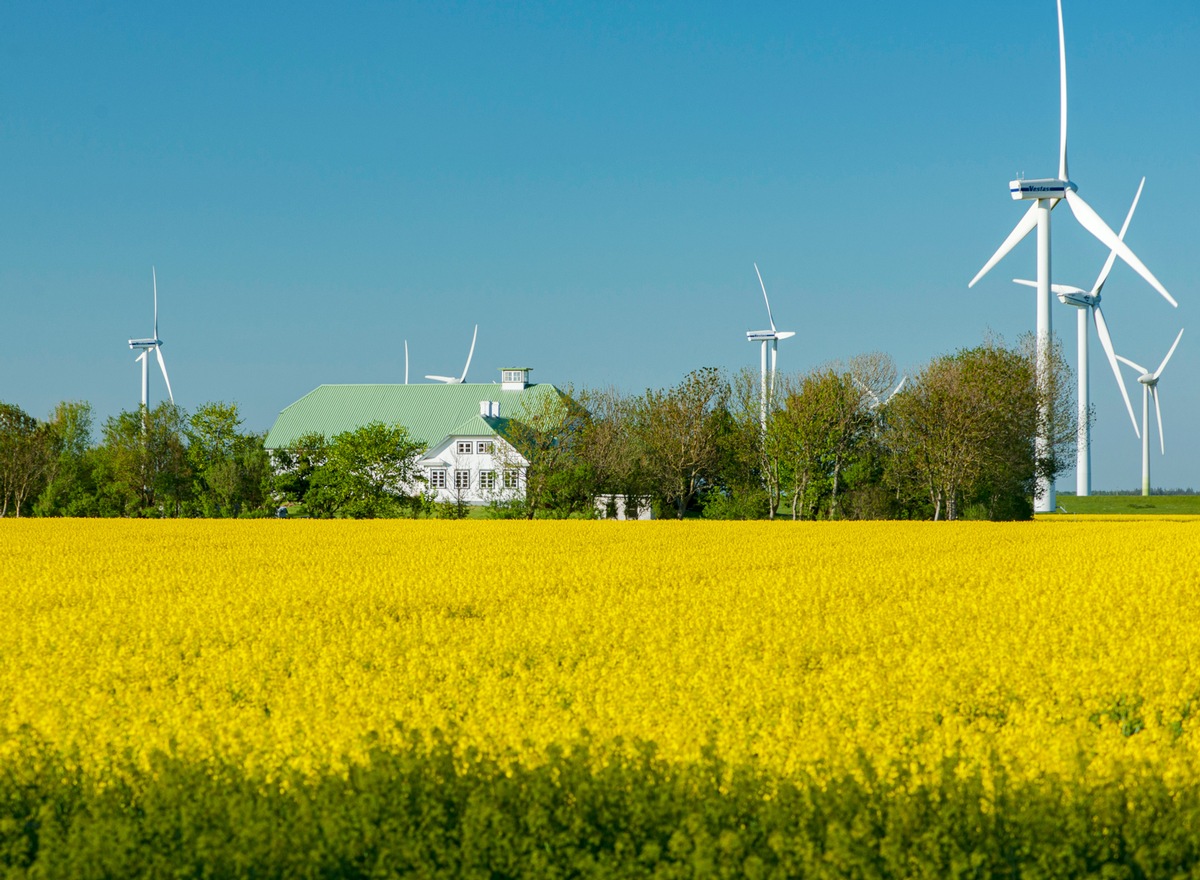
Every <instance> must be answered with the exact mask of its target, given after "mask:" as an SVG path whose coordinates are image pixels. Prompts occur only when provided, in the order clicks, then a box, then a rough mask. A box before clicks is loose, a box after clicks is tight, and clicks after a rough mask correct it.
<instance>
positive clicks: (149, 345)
mask: <svg viewBox="0 0 1200 880" xmlns="http://www.w3.org/2000/svg"><path fill="white" fill-rule="evenodd" d="M150 275H151V278H152V279H153V280H154V336H153V337H152V338H150V339H131V340H129V347H130V348H131V349H133V348H140V349H141V350H142V353H141V354H139V355H138V356H137V358H136V359H135V361H141V362H142V407H143V408H146V407H148V405H149V397H150V375H149V365H150V352H151V351H153V352H154V354H155V356H156V357H157V358H158V366H159V369H161V370H162V374H163V381H164V382H166V383H167V396H168V397H170V398H171V403H174V402H175V395H174V394H172V393H171V380H170V379H169V378H167V365H166V363H165V362H164V361H163V356H162V344H163V341H162V340H161V339H159V338H158V273H157V271H156V270H155V269H154V267H153V266H151V267H150Z"/></svg>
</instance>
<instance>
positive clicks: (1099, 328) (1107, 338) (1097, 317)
mask: <svg viewBox="0 0 1200 880" xmlns="http://www.w3.org/2000/svg"><path fill="white" fill-rule="evenodd" d="M1092 319H1093V321H1094V322H1095V324H1096V335H1097V336H1099V337H1100V346H1101V348H1103V349H1104V356H1105V357H1107V358H1108V365H1109V366H1110V367H1112V371H1113V376H1115V377H1116V379H1117V387H1118V388H1120V389H1121V397H1122V398H1123V399H1124V400H1125V409H1126V410H1127V411H1128V413H1129V421H1131V422H1133V433H1134V434H1136V435H1137V437H1138V439H1139V440H1140V439H1141V437H1142V432H1141V431H1140V430H1139V429H1138V422H1137V416H1135V415H1134V414H1133V404H1132V403H1130V401H1129V391H1128V390H1127V389H1126V388H1125V378H1124V377H1123V376H1122V375H1121V367H1120V365H1119V364H1118V363H1117V353H1116V351H1114V350H1113V344H1112V336H1111V335H1110V334H1109V332H1108V322H1107V321H1105V320H1104V312H1102V311H1100V306H1099V305H1095V306H1092ZM1142 372H1145V371H1144V370H1143V371H1142Z"/></svg>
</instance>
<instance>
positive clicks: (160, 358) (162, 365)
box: [154, 345, 175, 403]
mask: <svg viewBox="0 0 1200 880" xmlns="http://www.w3.org/2000/svg"><path fill="white" fill-rule="evenodd" d="M154 353H155V354H156V355H158V366H159V369H161V370H162V374H163V381H164V382H166V383H167V397H169V398H171V403H174V402H175V395H174V394H172V393H171V380H170V379H169V378H167V364H166V362H165V361H164V360H163V356H162V349H161V348H159V347H158V346H157V345H156V346H154Z"/></svg>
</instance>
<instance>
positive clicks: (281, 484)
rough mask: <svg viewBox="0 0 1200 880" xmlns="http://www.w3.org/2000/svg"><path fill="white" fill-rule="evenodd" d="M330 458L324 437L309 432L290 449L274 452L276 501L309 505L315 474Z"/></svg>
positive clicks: (289, 447)
mask: <svg viewBox="0 0 1200 880" xmlns="http://www.w3.org/2000/svg"><path fill="white" fill-rule="evenodd" d="M328 458H329V441H328V440H327V439H326V437H325V435H324V434H321V433H318V432H315V431H314V432H309V433H307V434H304V435H302V436H301V437H299V438H298V439H297V440H296V442H295V443H293V444H292V445H291V446H287V447H284V448H281V449H272V450H271V471H272V478H271V485H272V491H273V493H274V497H275V500H277V501H287V502H292V503H295V504H307V501H308V492H309V490H310V489H311V488H312V480H313V475H314V474H316V472H317V469H318V468H320V467H321V466H322V465H323V464H325V462H326V461H327V460H328Z"/></svg>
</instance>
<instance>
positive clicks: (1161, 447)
mask: <svg viewBox="0 0 1200 880" xmlns="http://www.w3.org/2000/svg"><path fill="white" fill-rule="evenodd" d="M1150 396H1151V397H1153V398H1154V414H1155V415H1156V416H1158V451H1159V452H1161V453H1162V454H1163V455H1166V454H1167V444H1166V441H1165V440H1163V432H1162V409H1161V408H1160V407H1159V405H1158V386H1157V385H1151V386H1150Z"/></svg>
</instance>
